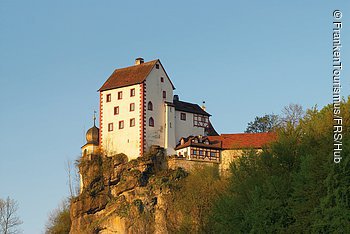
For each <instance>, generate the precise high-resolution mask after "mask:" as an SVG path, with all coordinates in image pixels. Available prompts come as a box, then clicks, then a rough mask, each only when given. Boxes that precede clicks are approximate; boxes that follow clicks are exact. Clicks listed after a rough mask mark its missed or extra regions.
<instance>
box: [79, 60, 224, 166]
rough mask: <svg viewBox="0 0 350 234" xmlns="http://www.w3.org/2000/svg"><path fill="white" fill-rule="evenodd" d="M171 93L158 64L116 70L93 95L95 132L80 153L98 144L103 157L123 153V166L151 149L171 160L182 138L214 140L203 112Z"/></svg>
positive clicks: (172, 87) (163, 72)
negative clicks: (96, 100)
mask: <svg viewBox="0 0 350 234" xmlns="http://www.w3.org/2000/svg"><path fill="white" fill-rule="evenodd" d="M174 89H175V87H174V85H173V83H172V81H171V80H170V78H169V76H168V74H167V72H166V71H165V69H164V67H163V65H162V64H161V62H160V60H159V59H157V60H153V61H149V62H144V60H143V59H142V58H137V59H136V60H135V64H134V65H133V66H130V67H125V68H120V69H116V70H115V71H114V72H113V73H112V75H111V76H110V77H109V78H108V79H107V81H106V82H105V83H104V84H103V85H102V87H101V88H100V89H99V92H100V118H99V119H100V124H99V125H100V129H99V130H98V129H97V128H96V127H95V126H94V128H93V129H90V130H89V131H90V133H89V132H88V134H87V136H89V139H87V144H86V145H84V146H83V147H82V148H83V153H84V154H86V153H90V152H93V151H94V150H95V149H96V147H97V144H96V142H97V141H98V145H99V147H100V148H101V149H102V150H103V151H104V152H105V153H106V154H107V155H113V154H117V153H124V154H126V155H127V156H128V157H129V160H130V159H134V158H137V157H139V156H142V155H143V154H144V153H145V152H147V151H148V150H149V149H150V147H151V146H152V145H157V146H160V147H162V148H164V149H166V151H167V154H168V155H174V154H176V152H175V148H176V145H177V143H178V142H179V141H180V139H181V138H183V137H188V136H191V135H194V136H197V135H200V136H206V135H208V134H214V135H218V134H217V133H216V132H215V130H214V129H213V128H212V126H211V124H210V122H209V117H210V114H209V113H207V112H206V111H205V108H201V107H200V106H199V105H197V104H193V103H188V102H183V101H180V100H179V97H178V96H177V95H173V90H174ZM92 131H94V132H95V137H92V136H91V132H92ZM96 132H99V136H97V135H96ZM97 138H98V139H97Z"/></svg>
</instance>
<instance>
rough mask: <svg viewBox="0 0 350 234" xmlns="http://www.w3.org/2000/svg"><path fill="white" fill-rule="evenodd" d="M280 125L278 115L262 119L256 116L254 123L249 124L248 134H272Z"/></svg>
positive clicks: (266, 116)
mask: <svg viewBox="0 0 350 234" xmlns="http://www.w3.org/2000/svg"><path fill="white" fill-rule="evenodd" d="M277 125H278V115H274V114H270V115H264V116H262V117H258V116H256V117H255V119H254V121H251V122H249V123H248V126H247V129H246V130H245V132H246V133H258V132H271V131H273V130H275V128H276V127H277Z"/></svg>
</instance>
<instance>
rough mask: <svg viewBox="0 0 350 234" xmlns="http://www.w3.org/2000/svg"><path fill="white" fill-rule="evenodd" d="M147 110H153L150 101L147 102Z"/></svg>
mask: <svg viewBox="0 0 350 234" xmlns="http://www.w3.org/2000/svg"><path fill="white" fill-rule="evenodd" d="M147 109H148V110H153V104H152V102H151V101H149V102H148V105H147Z"/></svg>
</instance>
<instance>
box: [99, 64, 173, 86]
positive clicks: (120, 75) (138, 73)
mask: <svg viewBox="0 0 350 234" xmlns="http://www.w3.org/2000/svg"><path fill="white" fill-rule="evenodd" d="M157 62H159V64H161V63H160V61H159V59H156V60H153V61H149V62H145V63H141V64H139V65H134V66H130V67H125V68H120V69H116V70H115V71H114V72H113V73H112V75H111V76H110V77H109V78H108V79H107V81H106V82H105V83H104V84H103V85H102V87H101V88H100V89H99V90H98V91H105V90H109V89H115V88H121V87H125V86H129V85H135V84H140V83H142V82H143V81H144V80H145V79H146V78H147V76H148V75H149V73H150V72H151V70H152V69H153V67H154V66H155V65H156V63H157ZM161 66H162V65H161ZM169 80H170V79H169ZM170 83H171V81H170ZM171 84H172V83H171ZM172 86H173V88H174V85H173V84H172Z"/></svg>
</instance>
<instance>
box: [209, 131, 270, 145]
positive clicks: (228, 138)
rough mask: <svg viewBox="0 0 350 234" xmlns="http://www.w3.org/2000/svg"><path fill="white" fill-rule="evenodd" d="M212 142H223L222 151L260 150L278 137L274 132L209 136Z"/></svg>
mask: <svg viewBox="0 0 350 234" xmlns="http://www.w3.org/2000/svg"><path fill="white" fill-rule="evenodd" d="M208 139H209V140H210V141H212V140H220V141H222V149H244V148H254V149H260V148H262V147H263V146H264V145H267V144H269V143H271V142H273V141H276V139H277V135H276V133H273V132H264V133H237V134H221V135H220V136H208Z"/></svg>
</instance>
